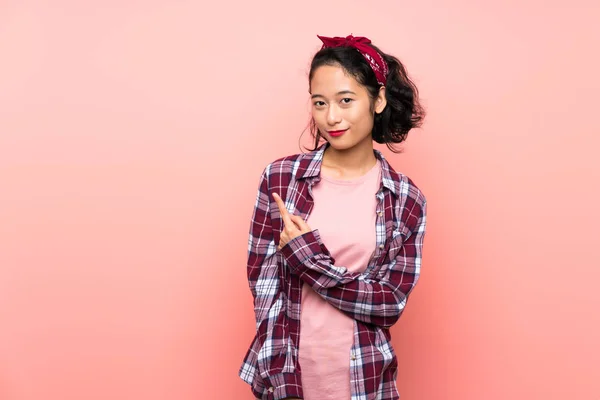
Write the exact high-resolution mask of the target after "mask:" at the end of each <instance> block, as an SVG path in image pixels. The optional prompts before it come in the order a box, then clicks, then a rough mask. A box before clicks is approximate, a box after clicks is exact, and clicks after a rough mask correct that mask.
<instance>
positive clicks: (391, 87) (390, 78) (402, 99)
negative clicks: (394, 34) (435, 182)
mask: <svg viewBox="0 0 600 400" xmlns="http://www.w3.org/2000/svg"><path fill="white" fill-rule="evenodd" d="M370 46H371V47H373V48H374V49H375V50H377V51H378V52H379V54H381V56H382V57H383V58H384V60H385V61H386V62H387V64H388V69H389V72H388V75H387V77H386V78H387V81H386V85H385V89H386V90H385V98H386V101H387V104H386V106H385V108H384V110H383V111H382V112H381V113H380V114H375V115H374V121H373V131H372V133H373V140H374V141H376V142H377V143H381V144H383V143H385V144H386V146H387V147H388V148H389V149H390V150H391V151H392V152H394V153H400V152H401V151H400V150H396V149H395V148H394V146H393V143H401V142H403V141H405V140H406V136H407V135H408V132H409V131H410V130H411V129H412V128H417V127H420V126H421V124H422V122H423V118H424V117H425V110H424V109H423V107H422V106H421V104H420V103H419V92H418V90H417V87H416V86H415V84H414V83H413V82H412V81H411V79H410V78H409V77H408V74H407V73H406V69H405V68H404V65H402V63H401V62H400V60H398V59H397V58H396V57H394V56H391V55H389V54H385V53H383V52H382V51H381V50H379V49H378V48H377V47H376V46H374V45H373V44H371V45H370ZM323 65H338V66H340V67H342V68H343V69H344V70H345V71H346V72H347V73H348V74H350V75H351V76H352V77H354V79H356V80H357V81H358V82H359V83H360V84H362V85H363V86H365V87H366V89H367V91H368V92H369V96H370V97H371V103H373V100H374V99H375V98H376V97H377V95H378V94H379V88H380V84H379V83H377V78H376V77H375V73H374V72H373V70H372V69H371V67H370V65H369V63H368V62H367V61H366V60H365V58H364V57H363V56H362V55H361V53H360V52H358V51H357V50H356V49H355V48H353V47H333V48H324V49H321V50H319V51H318V52H317V53H316V54H315V55H314V57H313V59H312V62H311V64H310V72H309V75H308V81H309V86H310V82H311V80H312V78H313V75H314V73H315V71H316V69H317V68H319V67H321V66H323ZM373 112H374V110H373ZM309 127H310V133H311V136H312V137H313V138H314V139H315V148H314V149H311V150H312V151H314V150H316V149H317V148H318V146H319V141H320V140H321V133H320V132H319V130H318V128H317V126H316V124H315V121H314V119H312V118H311V121H310V124H309Z"/></svg>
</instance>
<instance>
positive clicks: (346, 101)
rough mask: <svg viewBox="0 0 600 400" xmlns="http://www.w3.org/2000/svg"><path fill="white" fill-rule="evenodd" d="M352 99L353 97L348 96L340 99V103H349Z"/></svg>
mask: <svg viewBox="0 0 600 400" xmlns="http://www.w3.org/2000/svg"><path fill="white" fill-rule="evenodd" d="M352 101H353V99H351V98H349V97H345V98H343V99H342V103H344V104H350V103H351V102H352Z"/></svg>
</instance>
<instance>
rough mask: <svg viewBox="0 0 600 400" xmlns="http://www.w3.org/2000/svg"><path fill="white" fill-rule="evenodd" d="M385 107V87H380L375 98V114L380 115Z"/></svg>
mask: <svg viewBox="0 0 600 400" xmlns="http://www.w3.org/2000/svg"><path fill="white" fill-rule="evenodd" d="M386 105H387V100H386V99H385V86H381V87H380V88H379V94H377V97H376V98H375V113H376V114H381V113H382V112H383V110H384V109H385V106H386Z"/></svg>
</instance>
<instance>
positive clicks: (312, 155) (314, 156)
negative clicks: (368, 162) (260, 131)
mask: <svg viewBox="0 0 600 400" xmlns="http://www.w3.org/2000/svg"><path fill="white" fill-rule="evenodd" d="M329 146H330V144H329V142H325V143H323V144H322V145H321V146H319V147H318V148H317V149H316V150H313V151H311V152H308V153H303V154H301V155H300V160H299V161H300V162H299V166H298V170H297V171H296V179H306V178H314V177H317V176H319V174H320V173H321V164H322V163H323V154H324V153H325V150H326V149H327V147H329ZM373 152H374V154H375V157H377V159H378V160H379V161H380V162H381V180H382V182H383V186H384V187H386V188H388V189H389V190H390V191H391V192H392V193H394V195H396V196H398V193H399V183H397V182H399V178H398V176H397V175H398V174H397V172H396V171H394V169H393V168H392V166H391V165H390V164H389V163H388V162H387V160H386V159H385V157H384V156H383V154H382V153H381V152H380V151H379V150H377V149H373ZM394 178H395V179H394Z"/></svg>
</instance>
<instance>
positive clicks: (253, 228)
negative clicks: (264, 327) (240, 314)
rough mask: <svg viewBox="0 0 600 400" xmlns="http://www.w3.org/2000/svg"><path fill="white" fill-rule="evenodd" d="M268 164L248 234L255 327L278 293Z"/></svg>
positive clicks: (248, 272) (249, 278)
mask: <svg viewBox="0 0 600 400" xmlns="http://www.w3.org/2000/svg"><path fill="white" fill-rule="evenodd" d="M269 169H270V165H268V166H267V167H266V168H265V169H264V171H263V173H262V175H261V177H260V183H259V186H258V193H257V195H256V200H255V203H254V211H253V213H252V220H251V223H250V234H249V237H248V259H247V269H246V271H247V276H248V284H249V286H250V291H251V292H252V297H253V299H254V314H255V317H256V326H257V328H258V326H259V325H260V322H261V321H262V320H264V318H265V317H266V316H267V314H268V312H269V308H270V306H271V303H272V301H273V299H274V298H275V297H276V294H277V293H278V292H279V290H280V288H279V277H278V273H277V272H278V264H277V257H276V254H277V247H276V246H275V241H274V239H273V230H272V227H271V216H270V212H269V204H270V200H269V191H268V179H267V178H268V174H269Z"/></svg>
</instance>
